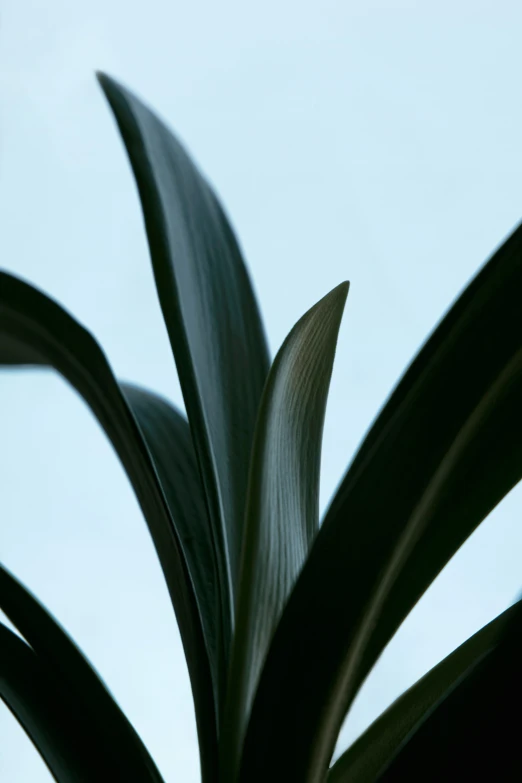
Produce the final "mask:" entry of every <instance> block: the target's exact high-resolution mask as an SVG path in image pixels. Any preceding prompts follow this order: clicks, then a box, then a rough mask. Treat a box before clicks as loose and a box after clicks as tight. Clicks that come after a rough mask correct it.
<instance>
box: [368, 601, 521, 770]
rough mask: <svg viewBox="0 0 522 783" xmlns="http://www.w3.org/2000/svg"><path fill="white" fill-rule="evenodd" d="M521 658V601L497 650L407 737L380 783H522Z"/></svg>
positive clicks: (492, 651)
mask: <svg viewBox="0 0 522 783" xmlns="http://www.w3.org/2000/svg"><path fill="white" fill-rule="evenodd" d="M521 655H522V609H521V603H520V601H519V602H518V603H517V605H516V606H515V607H514V612H513V614H512V616H511V618H510V619H509V620H508V621H507V627H506V629H505V631H504V633H503V635H502V638H500V640H499V641H498V643H497V645H496V647H495V648H493V649H492V650H491V651H490V653H489V654H487V655H486V656H485V657H484V658H483V659H482V660H481V661H479V662H478V663H477V665H476V666H475V667H472V668H471V670H470V671H469V672H467V673H466V675H465V676H464V677H463V678H462V679H461V681H460V682H459V683H458V684H457V685H456V687H455V688H454V689H453V690H452V691H451V692H450V693H449V694H448V695H447V697H446V698H445V699H443V700H441V702H440V703H439V704H437V705H436V707H435V709H434V710H433V711H432V712H431V714H429V715H428V716H427V718H426V720H425V721H423V722H422V724H421V725H420V726H419V727H417V730H416V731H415V732H413V733H412V734H411V735H410V736H409V737H407V739H406V741H405V742H404V743H403V746H402V747H401V748H400V750H399V752H398V753H397V754H396V755H395V758H394V759H393V760H392V762H391V763H390V764H389V765H388V766H387V768H386V769H385V771H384V772H383V773H382V774H381V775H379V777H378V780H379V783H403V781H408V780H422V781H427V783H430V782H433V783H439V781H441V780H495V781H497V780H498V781H515V780H520V779H521V778H522V755H521V753H520V721H519V719H518V716H519V714H520V701H521V698H522V677H521V675H520V660H521Z"/></svg>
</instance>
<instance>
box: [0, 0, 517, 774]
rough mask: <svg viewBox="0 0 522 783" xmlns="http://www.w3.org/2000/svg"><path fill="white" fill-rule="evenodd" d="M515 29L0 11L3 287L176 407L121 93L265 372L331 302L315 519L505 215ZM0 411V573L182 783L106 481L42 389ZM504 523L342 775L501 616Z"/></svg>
mask: <svg viewBox="0 0 522 783" xmlns="http://www.w3.org/2000/svg"><path fill="white" fill-rule="evenodd" d="M521 24H522V11H521V10H520V4H519V3H518V2H514V0H513V2H499V0H496V2H494V3H493V2H489V3H485V2H471V0H467V1H466V2H463V1H462V0H460V2H459V0H451V2H441V0H438V2H437V3H435V2H432V3H425V2H404V3H391V2H390V3H386V2H381V3H377V2H369V1H368V0H365V2H361V1H360V0H358V1H357V2H355V1H354V0H339V2H334V1H333V0H321V2H319V0H314V2H304V1H303V0H299V1H297V0H265V1H264V2H263V3H256V4H254V3H247V2H245V1H244V0H243V2H240V0H221V1H220V2H213V1H212V0H199V1H198V0H191V1H190V2H178V1H177V0H147V2H145V3H143V2H137V1H136V0H89V2H74V3H73V2H70V0H47V2H43V0H41V1H40V2H37V1H36V0H34V2H31V1H30V0H3V3H2V5H1V8H0V98H1V102H0V106H1V109H0V111H1V125H0V156H1V157H0V185H1V188H0V200H1V211H0V216H1V217H0V220H1V231H0V249H1V264H2V266H3V267H6V268H7V269H9V270H12V271H14V272H15V273H17V274H19V275H21V276H23V277H24V278H28V279H30V280H32V281H33V282H34V283H35V284H37V285H38V286H40V287H42V288H43V289H44V290H46V291H47V292H50V293H52V295H53V296H55V297H56V298H57V299H58V300H59V301H60V302H61V303H63V304H64V305H65V306H66V307H67V308H68V309H70V310H71V311H72V312H73V313H74V314H75V315H76V316H77V317H78V318H79V319H80V320H81V321H83V322H84V323H85V324H86V325H88V326H89V328H90V329H92V331H93V332H94V334H95V335H96V337H97V338H98V339H99V340H100V341H101V342H102V344H103V345H104V347H105V349H106V351H107V353H108V356H109V357H110V360H111V362H112V364H113V367H114V368H115V370H116V372H117V373H118V375H119V376H120V377H122V378H124V379H130V380H134V381H137V382H140V383H142V384H146V385H149V386H151V387H152V388H154V389H157V390H159V391H161V392H162V393H164V394H166V395H167V396H169V397H170V398H171V399H173V400H174V401H176V402H177V403H178V404H180V402H181V398H180V393H179V387H178V384H177V380H176V373H175V369H174V365H173V362H172V360H171V356H170V349H169V345H168V342H167V339H166V335H165V330H164V327H163V323H162V320H161V316H160V311H159V308H158V304H157V300H156V294H155V290H154V286H153V280H152V275H151V271H150V267H149V263H148V256H147V248H146V244H145V238H144V231H143V226H142V219H141V214H140V209H139V206H138V201H137V196H136V190H135V187H134V183H133V180H132V177H131V174H130V170H129V166H128V164H127V160H126V157H125V154H124V152H123V149H122V145H121V143H120V140H119V138H118V136H117V134H116V130H115V127H114V124H113V121H112V118H111V116H110V114H109V111H108V108H107V106H106V105H105V103H104V100H103V99H102V96H101V93H100V90H99V89H98V87H97V85H96V83H95V80H94V77H93V71H94V69H95V68H102V69H105V70H107V71H108V72H110V73H111V74H113V75H114V76H116V77H117V78H120V79H122V80H124V81H125V82H126V83H128V84H129V85H130V86H132V87H133V88H134V89H135V90H136V91H137V92H138V93H139V94H141V95H142V96H143V97H145V98H146V99H147V100H148V101H149V102H150V103H151V104H152V105H153V106H154V107H156V109H157V110H158V111H159V112H160V113H161V114H162V115H163V116H164V117H165V118H167V120H168V122H169V123H170V124H171V125H172V126H173V127H174V128H175V129H176V130H177V131H178V133H179V134H180V136H181V137H182V138H183V139H184V140H185V142H186V143H187V144H188V146H189V149H190V150H191V151H192V152H193V154H194V156H195V157H196V159H197V160H198V161H199V163H200V164H201V166H202V167H203V168H204V170H205V171H206V172H207V173H208V175H209V177H210V178H211V180H212V181H213V182H214V183H215V185H216V187H217V189H218V191H219V193H220V194H221V196H222V199H223V201H224V203H225V205H226V207H227V209H228V211H229V212H230V214H231V216H232V220H233V223H234V225H235V227H236V228H237V231H238V234H239V236H240V239H241V242H242V245H243V247H244V249H245V253H246V256H247V259H248V264H249V267H250V269H251V272H252V275H253V278H254V280H255V285H256V290H257V292H258V295H259V299H260V302H261V307H262V310H263V314H264V316H265V319H266V323H267V331H268V335H269V340H270V345H271V348H272V350H273V351H275V350H276V349H277V347H278V346H279V345H280V343H281V341H282V340H283V338H284V336H285V334H286V333H287V332H288V330H289V329H290V327H291V326H292V325H293V323H294V322H295V321H296V319H297V318H298V317H299V316H300V315H301V314H302V313H303V312H304V310H305V309H307V308H308V307H310V306H311V305H312V304H313V303H314V301H316V300H317V299H318V298H319V297H320V296H322V295H323V294H324V293H326V292H327V291H328V290H329V289H330V288H332V287H333V286H334V285H336V284H337V283H338V282H340V281H341V280H343V279H346V278H349V279H350V280H351V282H352V287H351V291H350V295H349V299H348V304H347V310H346V316H345V319H344V322H343V326H342V330H341V335H340V340H339V347H338V354H337V360H336V365H335V370H334V375H333V380H332V391H331V395H330V401H329V407H328V413H327V421H326V431H325V439H324V456H323V482H322V505H323V507H324V505H325V504H326V502H327V501H328V498H329V497H330V495H331V493H332V491H333V489H334V487H335V486H336V484H337V482H338V480H339V479H340V477H341V475H342V473H343V471H344V469H345V467H346V465H347V463H348V461H349V459H350V457H351V455H352V454H353V452H354V449H355V448H356V446H357V444H358V443H359V441H360V439H361V437H362V436H363V434H364V432H365V430H366V429H367V427H368V426H369V424H370V422H371V420H372V419H373V417H374V416H375V414H376V412H377V410H378V409H379V407H380V405H381V404H382V402H383V401H384V399H385V397H386V396H387V394H388V393H389V391H390V390H391V388H392V386H393V384H394V383H395V382H396V380H397V378H398V376H399V375H400V373H401V372H402V371H403V369H404V368H405V366H406V364H407V363H408V361H409V360H410V358H411V357H412V355H413V353H414V352H415V351H416V350H417V349H418V347H419V346H420V344H421V343H422V342H423V341H424V339H425V337H426V335H427V334H428V333H429V331H430V330H431V329H432V327H433V326H434V324H435V323H436V321H437V320H438V319H439V317H440V316H441V315H442V313H443V311H444V310H445V309H446V308H447V306H448V305H449V303H450V302H451V301H452V299H453V298H454V297H455V296H456V294H457V293H458V292H459V290H460V289H461V288H462V286H464V285H465V283H466V282H467V281H468V280H469V278H470V276H472V275H473V274H474V273H475V271H476V269H477V268H478V266H479V265H480V264H481V263H482V262H483V260H484V259H485V258H486V257H487V256H488V254H489V253H490V252H491V251H492V250H493V248H494V247H495V246H496V245H497V244H498V243H499V242H500V241H501V240H502V238H503V237H504V236H505V235H506V234H507V233H508V232H509V231H510V230H511V229H512V228H513V227H514V225H515V224H516V223H517V222H518V220H519V218H520V217H521V216H522V176H521V175H522V149H521V139H522V110H521V106H522V103H521V75H522V49H521V47H520V33H521ZM0 406H1V418H0V442H1V449H0V477H1V506H0V508H1V510H2V515H1V526H0V556H1V558H2V560H4V561H5V563H6V564H7V565H8V566H9V567H10V568H11V569H13V570H14V571H15V572H16V573H17V574H18V575H19V576H20V577H21V578H22V579H23V580H24V581H25V582H26V583H27V584H28V585H29V586H30V587H31V588H32V589H34V590H35V591H36V593H37V594H38V595H39V596H40V597H41V598H42V599H43V601H44V602H45V603H46V604H47V605H48V606H49V607H50V609H51V610H52V611H53V613H54V614H55V615H56V616H57V617H58V618H59V619H60V621H61V622H62V623H63V624H64V625H65V626H66V628H68V630H69V631H70V632H71V633H72V635H73V636H74V638H75V639H76V640H77V641H78V643H79V644H80V645H81V646H82V647H83V649H84V650H85V651H86V652H87V654H88V655H89V657H90V658H91V660H92V661H93V663H94V664H95V666H96V667H97V668H98V670H99V671H100V672H101V674H102V675H103V677H104V678H105V679H106V681H107V682H108V684H109V685H110V687H111V689H112V691H113V693H114V694H115V696H116V698H117V699H118V701H119V702H120V704H121V706H122V707H123V709H124V710H125V711H126V712H127V714H128V715H129V717H130V719H131V720H132V722H133V723H134V725H135V726H136V728H137V730H138V731H139V733H140V734H141V736H142V737H143V739H144V741H145V742H146V744H147V745H148V747H149V748H150V751H151V752H152V754H153V756H154V758H155V759H156V761H157V763H158V765H159V768H160V770H161V772H162V773H163V774H164V775H165V778H166V779H167V780H170V781H175V780H179V781H187V783H193V782H195V781H197V779H198V756H197V749H196V737H195V728H194V720H193V715H192V705H191V696H190V690H189V684H188V678H187V673H186V667H185V663H184V658H183V652H182V650H181V647H180V642H179V637H178V632H177V628H176V624H175V622H174V619H173V616H172V613H171V609H170V605H169V600H168V597H167V592H166V589H165V587H164V584H163V580H162V576H161V573H160V570H159V567H158V564H157V562H156V557H155V554H154V551H153V548H152V545H151V542H150V540H149V536H148V533H147V531H146V527H145V524H144V522H143V520H142V517H141V513H140V511H139V509H138V506H137V503H136V501H135V499H134V497H133V494H132V492H131V490H130V488H129V485H128V483H127V480H126V478H125V476H124V474H123V471H122V469H121V467H120V465H119V464H118V461H117V459H116V457H115V455H114V454H113V452H112V450H111V448H110V447H109V445H108V443H107V442H106V440H105V438H104V436H103V434H102V433H101V431H100V429H99V427H98V426H97V424H96V423H95V421H93V418H92V416H91V414H90V413H89V412H88V411H87V410H86V408H85V406H84V405H83V404H82V402H81V401H80V400H79V399H78V398H77V397H76V395H75V394H74V393H72V392H71V390H70V389H69V388H68V387H67V386H66V385H65V384H64V383H63V382H62V381H61V380H60V379H59V378H57V377H56V376H54V375H51V374H44V373H37V372H24V373H11V372H9V373H7V372H4V373H2V374H1V375H0ZM521 508H522V495H521V493H520V491H519V490H515V491H514V492H513V493H512V494H511V496H510V497H509V498H508V499H507V500H506V501H505V502H504V503H503V504H502V505H501V507H500V508H499V509H497V510H496V511H495V513H494V514H492V516H491V517H490V518H489V520H488V521H487V522H486V523H485V524H484V525H483V526H482V528H481V529H480V530H479V531H478V532H477V533H476V534H475V535H474V536H473V537H472V539H471V540H470V541H469V543H468V544H467V545H466V546H465V547H464V549H463V550H462V551H461V552H460V553H459V554H458V555H457V557H455V559H454V560H453V561H452V562H451V563H450V565H449V566H448V567H447V568H446V569H445V571H444V572H443V574H442V575H441V577H440V578H439V579H438V580H437V581H436V583H435V584H434V586H433V588H432V589H431V590H430V591H429V592H428V594H427V595H426V597H425V598H424V599H423V600H422V601H421V602H420V604H419V605H418V607H417V608H416V609H415V611H414V613H413V615H412V616H411V618H410V619H409V620H408V621H407V622H406V623H405V625H404V626H403V628H402V629H401V631H400V632H399V634H398V635H397V637H396V639H395V640H394V641H393V642H392V644H391V645H390V646H389V648H388V650H387V651H386V652H385V654H384V656H383V658H382V660H381V661H380V662H379V664H378V666H377V668H376V670H375V672H374V673H373V674H372V675H371V677H370V679H369V680H368V682H367V684H366V686H365V687H364V689H363V691H362V693H361V696H360V698H359V699H358V700H357V702H356V705H355V707H354V709H353V711H352V713H351V715H350V717H349V719H348V721H347V723H346V725H345V727H344V730H343V732H342V735H341V739H340V744H339V749H342V748H344V747H345V746H346V745H347V743H348V742H349V741H351V740H352V739H353V738H354V737H355V736H356V735H357V734H358V733H359V732H360V731H361V730H362V729H363V728H364V727H365V726H366V725H367V724H368V723H369V722H370V721H371V720H372V719H373V718H374V717H375V716H376V715H377V714H378V713H379V712H380V711H381V710H382V709H383V708H384V707H386V706H387V704H389V703H390V701H391V700H392V699H393V698H395V697H396V695H397V694H398V693H399V692H400V691H401V690H403V689H404V688H405V687H407V686H408V685H410V684H411V683H412V682H413V681H414V680H415V679H416V678H417V677H419V676H420V675H421V674H422V673H423V672H424V671H425V670H426V669H427V668H428V667H430V666H432V665H433V664H435V663H436V662H437V661H438V660H439V659H440V658H441V657H442V656H443V655H445V654H446V653H448V652H449V651H450V650H451V649H453V648H454V647H455V646H456V645H457V644H458V643H460V642H461V641H462V640H463V639H464V638H465V637H467V636H468V635H469V634H470V633H472V632H473V631H475V630H476V629H477V628H478V627H479V626H481V625H483V624H484V623H485V622H487V621H488V620H489V619H491V618H492V617H493V616H494V615H495V614H497V613H498V612H500V611H501V610H502V609H503V608H504V607H506V606H507V605H508V604H509V603H510V602H511V601H512V600H513V599H514V597H515V596H516V594H517V593H518V591H519V589H520V587H521V586H522V562H521V560H522V558H521V555H520V553H521V549H522V546H521V545H522V532H521V530H520V524H519V522H520V512H521ZM347 600H349V597H348V596H347ZM310 676H313V672H310ZM303 687H306V683H303ZM0 735H1V739H0V778H1V780H2V781H6V783H11V781H15V782H16V783H28V782H30V783H40V781H42V782H43V781H46V780H48V779H49V775H48V773H47V771H46V769H45V767H44V765H43V763H42V762H41V761H40V759H39V756H38V755H37V753H36V752H35V751H34V750H33V749H32V746H31V745H30V743H29V742H28V741H27V740H26V738H25V736H24V734H23V732H22V731H21V729H20V728H19V727H18V725H17V724H16V723H15V721H14V720H13V719H12V718H11V716H10V714H9V713H8V712H7V710H6V709H5V708H3V707H2V709H1V711H0Z"/></svg>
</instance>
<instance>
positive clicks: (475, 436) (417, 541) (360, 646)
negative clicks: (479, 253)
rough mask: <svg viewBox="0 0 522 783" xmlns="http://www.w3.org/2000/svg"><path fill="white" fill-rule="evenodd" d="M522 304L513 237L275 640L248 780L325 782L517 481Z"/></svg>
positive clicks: (453, 327)
mask: <svg viewBox="0 0 522 783" xmlns="http://www.w3.org/2000/svg"><path fill="white" fill-rule="evenodd" d="M521 290H522V229H521V228H518V229H517V230H516V231H515V232H514V234H513V235H512V236H511V237H510V238H509V239H508V240H507V241H506V243H505V244H504V245H503V246H502V247H501V248H500V249H499V250H498V251H497V253H496V254H495V255H494V256H493V258H492V259H491V260H490V261H489V263H488V264H487V265H486V266H485V267H484V269H483V270H482V271H481V272H480V273H479V274H478V275H477V277H476V278H475V280H474V281H473V282H472V283H471V284H470V286H469V287H468V289H467V290H466V291H465V292H464V293H463V294H462V296H461V297H460V299H459V300H458V301H457V302H456V304H455V305H454V306H453V307H452V309H451V310H450V312H449V313H448V315H447V316H446V317H445V319H444V320H443V321H442V323H441V325H440V326H439V327H438V328H437V329H436V330H435V332H434V334H433V335H432V336H431V337H430V339H429V340H428V342H427V344H426V346H425V347H424V348H423V349H422V350H421V352H420V354H419V356H418V357H417V358H416V360H415V361H414V363H413V364H412V367H411V368H410V370H408V372H407V373H406V375H405V378H404V379H403V381H401V383H400V384H399V386H398V387H397V391H396V392H395V393H394V395H392V397H391V399H390V402H389V403H388V406H386V407H385V409H384V410H383V412H382V413H381V414H380V416H379V417H378V419H377V421H376V422H375V424H374V426H373V428H372V430H371V432H370V433H369V435H368V437H367V439H366V441H365V443H364V444H363V445H362V447H361V449H360V452H359V456H357V457H356V458H355V460H354V462H353V466H352V467H351V468H350V470H349V471H348V473H347V475H346V476H345V478H344V480H343V482H342V484H341V486H340V488H339V490H338V492H337V494H336V495H335V497H334V499H333V501H332V503H331V505H330V508H329V510H328V512H327V514H326V518H325V521H324V523H323V525H322V528H321V530H320V532H319V535H318V536H317V539H316V541H315V544H314V546H313V548H312V551H311V553H310V558H309V560H308V561H307V563H306V566H305V567H304V569H303V571H302V573H301V576H300V578H299V580H298V582H297V584H296V587H295V589H294V592H293V594H292V596H291V598H290V600H289V602H288V605H287V608H286V610H285V612H284V614H283V617H282V619H281V622H280V624H279V626H278V629H277V633H276V636H275V638H274V642H273V644H272V647H271V650H270V653H269V656H268V659H267V663H266V666H265V668H264V671H263V677H262V680H261V683H260V687H259V689H258V695H257V697H256V702H255V704H254V708H253V712H252V718H251V723H250V728H249V734H248V736H247V740H246V743H247V748H246V751H245V754H244V759H245V763H244V775H245V777H244V778H243V779H244V780H249V781H251V783H254V781H257V780H267V779H271V780H272V783H275V781H277V780H281V781H283V780H285V781H287V780H288V778H289V776H290V777H291V776H295V779H296V780H299V781H302V782H303V783H312V781H313V782H314V783H315V781H320V780H322V778H323V776H324V774H325V771H326V767H327V765H328V762H329V759H330V758H331V754H332V752H333V748H334V745H335V741H336V738H337V734H338V731H339V728H340V725H341V723H342V720H343V718H344V715H345V714H346V710H347V708H348V707H349V705H350V703H351V702H352V700H353V698H354V696H355V694H356V693H357V690H358V689H359V687H360V685H361V683H362V682H363V680H364V678H365V677H366V675H367V673H368V671H369V670H370V669H371V667H372V666H373V664H374V662H375V661H376V660H377V658H378V656H379V655H380V653H381V652H382V650H383V649H384V647H385V645H386V644H387V642H388V641H389V640H390V638H391V637H392V636H393V634H394V633H395V631H396V629H397V628H398V626H399V625H400V623H401V622H402V620H403V619H404V618H405V617H406V615H407V614H408V612H409V611H410V610H411V608H412V607H413V606H414V604H415V603H416V601H417V600H418V598H419V597H420V596H421V595H422V593H423V592H424V590H425V589H426V588H427V587H428V585H429V584H430V583H431V581H432V580H433V579H434V578H435V576H436V575H437V574H438V573H439V571H440V570H441V569H442V568H443V566H444V565H445V564H446V563H447V561H448V560H449V559H450V558H451V556H452V555H453V554H454V553H455V552H456V550H457V549H458V548H459V546H460V545H461V544H462V543H463V541H464V540H465V539H466V538H467V537H468V536H469V535H470V533H471V532H472V531H473V530H474V529H475V528H476V526H477V525H478V524H479V523H480V522H481V521H482V519H484V517H485V516H487V514H488V513H489V512H490V511H491V509H492V508H493V507H494V506H495V505H496V504H497V503H498V502H499V500H500V499H501V498H502V497H503V496H504V495H505V494H506V493H507V492H508V491H509V490H510V489H511V488H512V487H513V485H514V484H515V483H516V482H517V481H518V480H519V479H520V477H521V476H522V408H521V406H520V404H519V400H520V393H521V391H522V381H521V363H522V362H521V353H520V351H521V348H522V318H521V316H520V291H521ZM312 671H313V672H314V677H313V678H310V672H312ZM304 682H307V687H306V689H303V683H304ZM267 722H270V738H269V740H270V741H268V738H267V737H266V732H264V731H262V726H266V724H267ZM267 747H268V748H269V751H267ZM298 748H299V749H303V748H304V749H305V752H300V753H298V750H297V749H298ZM296 758H297V766H296V764H295V761H296ZM276 760H277V761H276Z"/></svg>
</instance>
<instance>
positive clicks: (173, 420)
mask: <svg viewBox="0 0 522 783" xmlns="http://www.w3.org/2000/svg"><path fill="white" fill-rule="evenodd" d="M121 389H122V391H123V394H124V397H125V399H126V400H127V402H128V404H129V407H130V408H131V410H132V412H133V414H134V416H135V417H136V420H137V421H138V424H139V426H140V429H141V432H142V434H143V437H144V439H145V442H146V443H147V445H148V447H149V450H150V454H151V457H152V460H153V463H154V466H155V468H156V471H157V474H158V478H159V482H160V484H161V488H162V490H163V492H164V495H165V499H166V501H167V505H168V507H169V511H170V514H171V516H172V519H174V520H176V532H177V535H178V536H179V540H180V544H181V548H182V550H183V554H184V556H185V558H186V562H187V568H188V571H189V574H190V578H191V581H192V584H193V587H194V594H195V597H196V602H197V605H198V609H199V615H200V617H201V620H202V625H203V629H204V635H205V641H206V647H207V652H208V654H209V658H210V665H211V670H212V672H214V677H213V683H214V700H215V703H216V704H218V697H219V694H218V677H219V674H218V666H219V658H218V644H219V613H220V607H219V603H218V598H219V588H218V584H217V579H218V577H217V569H216V563H217V557H216V553H215V552H214V549H213V540H212V535H211V531H210V524H209V520H208V515H207V510H206V506H205V500H204V496H203V491H202V487H201V481H200V478H199V472H198V466H197V462H196V456H195V453H194V446H193V443H192V438H191V435H190V429H189V426H188V424H187V420H186V419H185V417H184V416H183V415H182V414H181V413H180V412H179V411H178V410H177V409H176V408H175V407H174V406H173V405H172V403H170V402H167V401H166V400H164V399H163V398H161V397H160V396H158V395H157V394H153V393H152V392H150V391H147V390H145V389H141V388H139V387H138V386H135V385H131V384H129V383H122V384H121Z"/></svg>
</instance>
